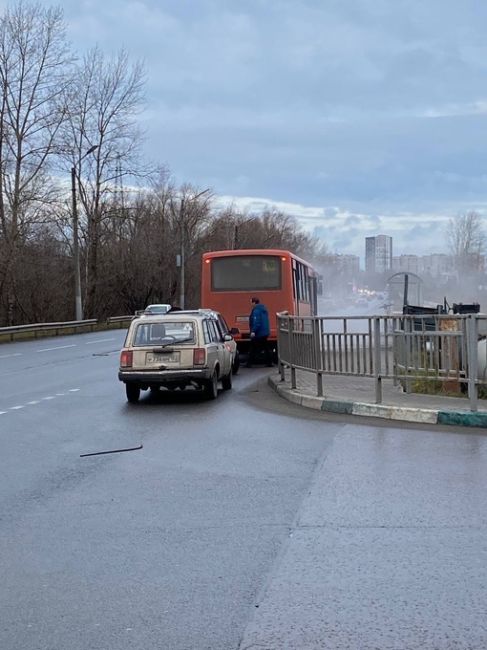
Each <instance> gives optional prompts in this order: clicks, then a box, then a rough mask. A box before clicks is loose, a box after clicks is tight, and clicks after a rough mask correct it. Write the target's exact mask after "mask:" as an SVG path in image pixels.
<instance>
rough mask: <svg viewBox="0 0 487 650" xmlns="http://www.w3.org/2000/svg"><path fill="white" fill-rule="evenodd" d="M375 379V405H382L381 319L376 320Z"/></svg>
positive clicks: (374, 341)
mask: <svg viewBox="0 0 487 650" xmlns="http://www.w3.org/2000/svg"><path fill="white" fill-rule="evenodd" d="M371 343H373V346H374V377H375V403H376V404H382V376H381V358H380V357H381V355H380V318H374V340H373V342H371Z"/></svg>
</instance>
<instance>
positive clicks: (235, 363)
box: [232, 350, 240, 375]
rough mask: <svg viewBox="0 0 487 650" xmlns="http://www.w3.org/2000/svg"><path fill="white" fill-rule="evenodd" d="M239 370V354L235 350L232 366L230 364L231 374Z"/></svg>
mask: <svg viewBox="0 0 487 650" xmlns="http://www.w3.org/2000/svg"><path fill="white" fill-rule="evenodd" d="M239 368H240V354H239V353H238V350H237V352H236V354H235V359H234V360H233V364H232V372H233V374H234V375H236V374H237V372H238V369H239Z"/></svg>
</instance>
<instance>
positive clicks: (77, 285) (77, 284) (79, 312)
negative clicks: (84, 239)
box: [71, 144, 99, 320]
mask: <svg viewBox="0 0 487 650" xmlns="http://www.w3.org/2000/svg"><path fill="white" fill-rule="evenodd" d="M98 147H99V145H97V144H95V145H93V146H92V147H90V148H89V149H88V151H86V153H85V154H84V155H83V156H82V157H81V158H80V159H79V162H81V161H82V160H83V158H85V157H86V156H87V155H88V154H90V153H93V152H94V151H95V150H96V149H98ZM71 201H72V217H73V265H74V305H75V320H83V303H82V301H81V271H80V263H79V235H78V206H77V203H76V167H74V166H73V167H71Z"/></svg>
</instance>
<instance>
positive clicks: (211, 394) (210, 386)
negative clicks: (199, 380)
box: [205, 370, 218, 399]
mask: <svg viewBox="0 0 487 650" xmlns="http://www.w3.org/2000/svg"><path fill="white" fill-rule="evenodd" d="M205 395H206V397H207V399H216V398H217V397H218V373H217V371H216V370H215V371H214V373H213V374H212V376H211V379H207V380H206V382H205Z"/></svg>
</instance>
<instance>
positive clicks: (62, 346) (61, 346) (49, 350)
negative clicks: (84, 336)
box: [37, 343, 77, 352]
mask: <svg viewBox="0 0 487 650" xmlns="http://www.w3.org/2000/svg"><path fill="white" fill-rule="evenodd" d="M75 347H77V346H76V343H73V344H72V345H59V346H58V347H57V348H44V349H43V350H37V352H51V350H64V349H65V348H75Z"/></svg>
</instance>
